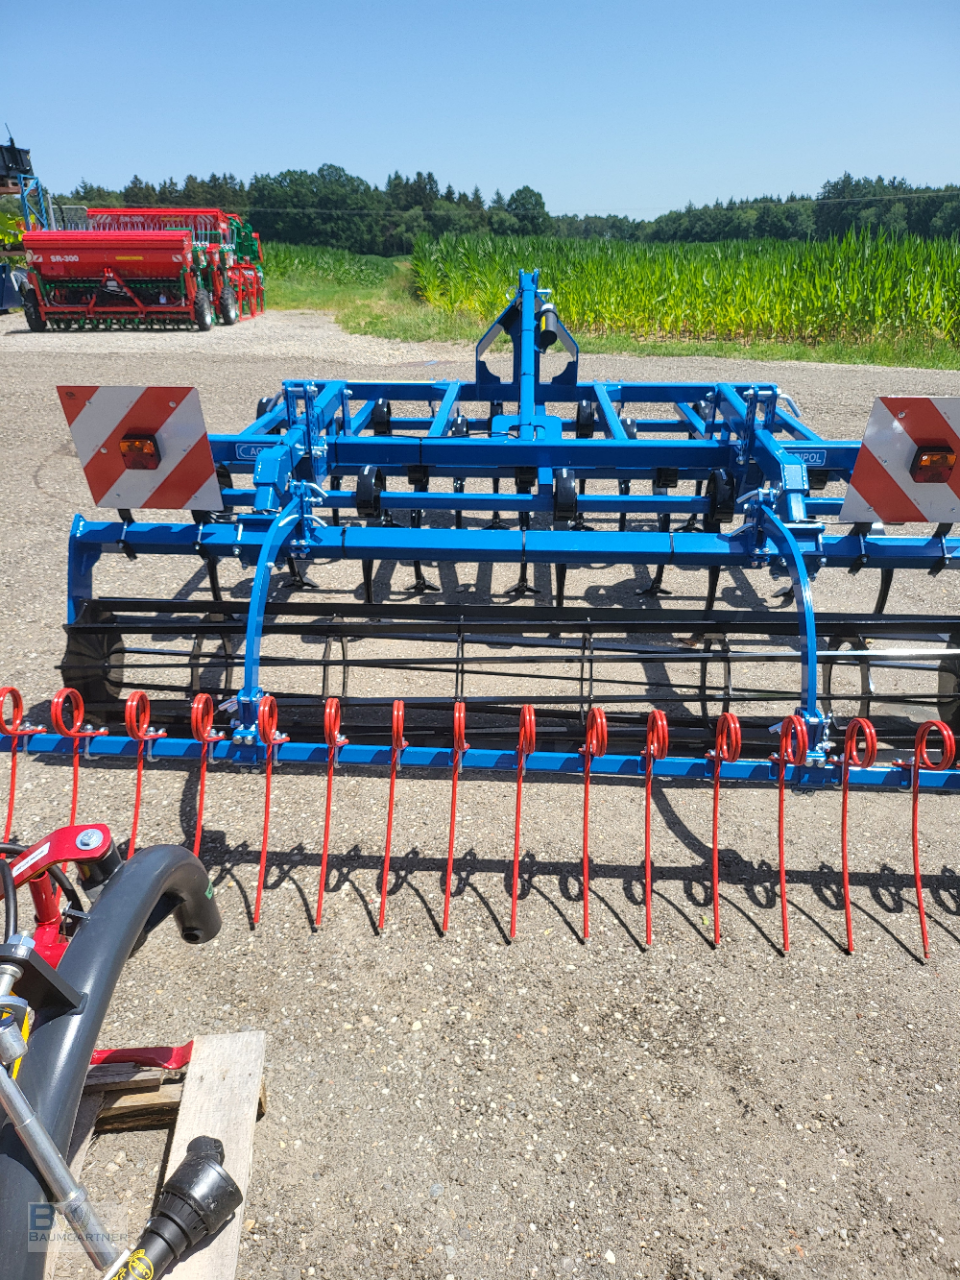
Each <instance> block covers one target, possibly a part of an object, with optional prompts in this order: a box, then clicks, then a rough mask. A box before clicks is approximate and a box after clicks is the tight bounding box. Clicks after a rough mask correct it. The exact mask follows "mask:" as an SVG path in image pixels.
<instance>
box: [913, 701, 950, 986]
mask: <svg viewBox="0 0 960 1280" xmlns="http://www.w3.org/2000/svg"><path fill="white" fill-rule="evenodd" d="M931 733H939V734H940V739H941V742H942V743H943V745H942V747H941V748H940V759H939V760H938V761H937V762H936V763H934V761H932V760H931V759H930V757H929V755H928V754H927V739H928V738H929V737H930V734H931ZM956 753H957V744H956V741H955V739H954V736H953V730H952V729H951V728H950V726H949V725H947V724H944V723H943V721H942V720H926V721H924V723H923V724H922V725H921V726H920V728H919V729H918V730H917V737H916V741H915V743H914V751H913V760H912V762H911V769H912V774H913V815H912V817H913V820H912V823H911V827H912V835H913V879H914V883H915V884H916V887H917V908H918V910H919V912H920V935H921V937H922V939H923V958H924V960H929V958H930V939H929V936H928V934H927V913H926V911H925V910H924V906H923V881H922V879H921V876H920V770H921V769H933V770H934V771H935V772H937V773H939V772H940V771H941V770H942V769H949V768H950V766H951V765H952V764H953V760H954V756H955V755H956Z"/></svg>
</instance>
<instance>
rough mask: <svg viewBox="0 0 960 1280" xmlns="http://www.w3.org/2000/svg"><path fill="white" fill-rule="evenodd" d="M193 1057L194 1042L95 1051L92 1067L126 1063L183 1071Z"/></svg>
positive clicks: (91, 1060) (92, 1057)
mask: <svg viewBox="0 0 960 1280" xmlns="http://www.w3.org/2000/svg"><path fill="white" fill-rule="evenodd" d="M192 1057H193V1041H192V1040H188V1041H187V1043H186V1044H179V1045H168V1044H165V1045H152V1046H150V1047H149V1048H144V1049H95V1050H94V1051H93V1054H92V1055H91V1058H90V1065H91V1067H100V1066H103V1065H104V1063H111V1064H113V1063H116V1062H125V1063H130V1064H131V1065H134V1066H138V1067H159V1068H160V1069H161V1070H164V1071H182V1070H183V1068H184V1067H186V1066H189V1065H190V1059H191V1058H192Z"/></svg>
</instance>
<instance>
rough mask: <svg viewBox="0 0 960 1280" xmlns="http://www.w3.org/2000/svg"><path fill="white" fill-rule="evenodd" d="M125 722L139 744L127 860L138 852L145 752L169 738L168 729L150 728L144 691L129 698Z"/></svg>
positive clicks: (124, 715) (125, 710) (148, 703)
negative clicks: (150, 744)
mask: <svg viewBox="0 0 960 1280" xmlns="http://www.w3.org/2000/svg"><path fill="white" fill-rule="evenodd" d="M123 722H124V724H125V725H126V729H127V736H128V737H130V738H133V740H134V741H135V742H136V744H137V785H136V790H135V792H134V798H133V822H132V823H131V825H130V845H129V847H128V849H127V860H128V861H129V859H130V858H132V857H133V855H134V854H135V853H136V851H137V828H138V827H139V826H140V800H141V798H142V795H143V752H144V748H145V747H146V745H147V743H148V742H149V743H153V742H156V740H157V738H165V737H166V736H167V731H166V729H159V730H154V729H151V728H150V699H149V698H148V697H147V695H146V694H145V693H144V692H143V690H142V689H137V690H136V691H135V692H134V693H131V695H130V697H129V698H127V703H126V706H125V707H124V709H123Z"/></svg>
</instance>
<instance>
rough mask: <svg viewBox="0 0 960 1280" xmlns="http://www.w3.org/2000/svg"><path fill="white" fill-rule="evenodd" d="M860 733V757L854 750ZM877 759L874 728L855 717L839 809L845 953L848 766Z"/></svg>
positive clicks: (846, 747) (847, 742) (850, 941)
mask: <svg viewBox="0 0 960 1280" xmlns="http://www.w3.org/2000/svg"><path fill="white" fill-rule="evenodd" d="M861 734H863V756H862V758H861V756H860V755H859V753H858V751H857V744H858V741H859V739H860V735H861ZM876 758H877V731H876V729H874V727H873V725H872V724H871V723H870V721H869V720H865V719H863V717H862V716H854V718H853V719H852V720H851V721H850V723H849V724H848V725H847V732H846V734H845V735H844V739H843V774H842V779H843V799H842V802H841V809H840V851H841V852H840V857H841V860H842V867H843V910H844V914H845V915H846V918H847V953H848V954H849V955H853V916H852V914H851V910H850V866H849V862H848V858H847V811H848V808H849V799H850V766H851V765H853V766H854V767H855V768H857V769H869V768H870V767H871V766H872V765H873V764H874V762H875V761H876Z"/></svg>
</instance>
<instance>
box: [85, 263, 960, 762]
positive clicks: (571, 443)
mask: <svg viewBox="0 0 960 1280" xmlns="http://www.w3.org/2000/svg"><path fill="white" fill-rule="evenodd" d="M548 298H549V290H542V289H540V288H539V273H538V272H532V273H528V272H521V273H520V278H519V285H518V289H517V293H516V295H515V297H514V298H513V299H512V300H511V302H510V303H509V304H508V306H507V307H506V308H505V310H504V311H503V312H502V313H501V315H500V316H499V317H498V319H497V320H496V321H495V323H494V324H493V325H492V326H491V328H490V329H489V330H488V332H487V334H485V335H484V337H483V338H482V339H481V341H480V342H479V343H478V345H477V357H476V375H475V379H474V381H472V382H458V381H436V382H422V383H413V382H386V383H372V382H345V381H321V380H317V381H311V380H289V381H286V382H284V384H283V388H282V391H281V393H280V394H279V395H278V396H277V397H276V398H275V401H274V403H273V405H272V407H270V408H269V409H268V410H267V412H265V413H264V414H263V416H261V417H260V418H258V419H257V421H256V422H255V423H253V424H251V425H250V426H249V427H247V428H246V429H245V430H243V431H240V432H239V433H237V434H234V435H223V434H218V435H211V437H210V442H211V446H212V450H213V456H214V460H215V462H217V463H218V464H222V466H224V467H226V468H227V469H228V470H229V472H230V474H231V477H233V476H234V475H250V476H251V477H252V487H250V488H237V487H233V486H232V485H231V486H229V487H226V488H225V489H224V491H223V497H224V503H225V506H226V508H227V509H228V511H232V515H228V517H227V521H218V522H214V521H213V520H212V519H209V518H205V517H204V515H203V514H202V513H194V514H195V517H196V521H195V522H192V523H189V524H188V523H184V524H179V525H178V524H169V523H163V524H160V523H152V522H149V521H132V522H126V523H123V522H118V521H88V520H85V519H83V518H81V517H80V516H77V517H76V518H75V520H74V524H73V529H72V531H71V535H70V549H69V568H68V597H69V599H68V613H67V622H68V624H69V623H74V622H76V621H77V620H78V618H79V617H80V616H81V611H82V609H83V607H84V604H85V603H86V602H87V601H90V600H92V599H93V598H94V592H93V568H94V566H95V564H96V562H97V560H98V559H99V557H100V555H102V554H104V553H123V552H126V553H130V552H135V553H136V554H137V555H138V556H144V555H200V556H202V557H204V558H205V559H207V560H209V561H212V562H216V561H217V560H220V559H223V558H226V557H236V558H238V559H239V561H240V563H241V564H243V565H245V566H247V567H255V569H256V573H255V579H254V585H253V597H252V602H251V607H250V610H249V615H248V623H247V634H246V643H245V648H244V685H243V689H242V690H241V692H240V694H239V699H238V701H239V706H238V714H239V719H240V724H241V726H242V728H243V729H244V730H245V731H246V732H247V734H249V733H251V732H253V731H254V728H255V722H256V709H257V705H258V703H259V700H260V698H261V697H262V696H263V694H264V692H266V690H265V689H264V688H263V687H262V685H261V672H260V644H261V639H262V635H263V630H264V613H263V605H264V604H265V602H266V600H267V597H268V592H269V586H270V578H271V574H272V573H273V571H274V569H275V568H276V566H277V563H278V561H281V562H282V561H283V559H285V558H286V557H288V556H292V557H294V558H295V559H296V560H298V561H308V560H312V559H345V560H377V559H390V560H420V561H428V562H429V561H433V562H436V561H465V562H512V563H519V562H521V561H527V562H530V563H534V564H556V565H578V564H579V565H584V564H622V565H639V564H642V565H652V566H658V565H678V566H687V567H698V568H705V567H708V566H721V567H724V568H737V567H739V568H743V569H768V570H769V571H770V572H771V573H772V574H773V575H774V576H780V575H787V576H789V577H790V579H791V581H792V583H793V586H794V598H795V601H796V606H797V612H798V622H799V634H800V643H801V653H802V663H801V669H802V673H803V674H802V681H801V696H800V706H799V707H798V714H801V715H802V716H803V717H804V719H805V721H806V723H807V725H808V732H809V735H810V741H811V748H812V751H813V755H814V758H817V756H818V752H819V753H820V755H822V751H821V749H820V748H821V741H822V739H823V736H824V726H825V717H824V715H823V713H822V712H821V711H820V710H819V708H818V705H817V696H818V668H817V643H816V617H815V614H814V609H813V602H812V597H811V592H810V585H811V583H812V581H813V580H814V578H815V577H816V575H817V573H818V572H819V571H820V569H822V568H838V569H854V570H856V569H859V568H863V567H868V568H883V569H908V568H909V569H926V570H928V571H933V572H939V571H941V570H943V569H947V568H951V567H954V563H955V558H956V554H957V552H958V550H960V538H955V537H950V536H946V533H945V532H944V531H943V530H938V533H937V534H936V535H935V536H933V537H925V536H921V537H904V536H900V535H893V536H887V535H886V534H885V533H881V532H878V531H876V530H875V529H872V528H867V527H864V526H854V527H853V528H852V529H851V530H850V531H849V532H846V533H841V534H835V533H830V534H828V533H827V532H826V527H825V525H824V524H823V522H822V519H821V517H823V516H825V515H829V514H836V513H837V511H838V510H839V503H838V501H837V500H836V499H829V498H817V497H813V496H811V486H810V472H811V471H816V472H818V473H819V475H818V477H817V479H818V481H819V482H822V483H826V482H827V481H829V480H833V481H846V482H849V480H850V477H851V473H852V471H853V467H854V464H855V462H856V458H857V452H858V450H859V447H860V445H859V442H857V441H850V440H840V441H837V440H824V439H821V438H820V437H819V436H817V434H816V433H815V432H814V431H813V430H811V429H810V428H809V427H807V426H806V425H805V424H804V423H803V422H801V421H800V420H799V419H798V418H797V416H796V415H795V414H794V413H792V412H788V411H787V410H786V409H785V408H784V407H783V406H782V405H781V404H780V402H779V393H778V389H777V387H776V386H774V385H773V384H761V385H749V384H741V383H736V384H734V383H716V384H713V383H667V384H662V383H596V382H594V383H580V382H578V380H577V367H578V349H577V345H576V343H575V341H574V340H573V338H572V337H571V335H570V334H569V333H568V332H567V330H566V329H565V328H564V326H563V325H562V324H561V323H560V321H559V320H558V319H557V317H556V312H555V311H553V309H552V306H551V305H550V304H549V301H548ZM501 334H505V335H506V336H507V337H508V338H509V339H510V341H511V342H512V344H513V366H512V372H511V374H510V375H509V377H508V379H507V380H501V379H500V378H498V377H497V376H496V375H495V374H494V373H492V372H491V371H490V369H489V368H488V366H487V364H486V361H485V359H484V357H485V355H486V352H487V350H488V349H489V347H490V345H491V343H492V342H493V340H494V339H495V338H496V337H498V336H499V335H501ZM553 341H557V342H559V344H560V346H561V348H562V349H564V350H565V351H566V352H567V354H568V356H569V359H568V362H567V364H566V366H565V367H564V368H563V369H562V370H561V371H560V372H559V373H558V374H556V376H554V377H553V378H552V379H549V380H543V379H542V377H541V367H540V366H541V355H542V353H543V351H545V350H547V349H548V346H549V345H550V344H551V343H552V342H553ZM393 400H395V401H403V402H407V403H410V402H412V403H413V404H415V405H418V404H422V405H423V406H424V408H425V410H426V412H425V413H424V414H423V415H422V416H414V417H408V418H399V417H394V418H392V420H391V421H389V422H388V423H387V424H386V431H384V424H383V422H382V420H381V421H379V422H378V421H377V420H376V418H375V407H376V405H377V402H378V401H393ZM477 401H479V402H486V403H489V404H490V405H491V411H490V415H489V416H487V417H481V418H465V417H464V415H463V414H461V413H459V412H458V410H459V409H460V406H461V403H463V404H467V405H468V404H470V403H474V402H477ZM664 403H666V404H670V405H673V406H674V407H675V412H676V417H675V418H668V419H664V418H640V419H637V420H631V419H628V418H626V417H625V416H623V411H624V408H625V407H626V406H628V405H634V404H637V405H640V406H644V405H651V404H664ZM514 404H515V405H516V412H515V413H514V412H506V408H507V407H508V406H510V405H514ZM564 405H569V406H574V405H575V406H577V417H576V418H575V419H574V420H568V419H567V418H565V417H561V416H558V415H557V413H555V412H548V409H557V408H562V407H563V406H564ZM494 406H498V409H497V410H496V411H494ZM584 406H586V429H583V423H582V418H583V413H584ZM628 428H629V429H628ZM671 437H674V438H671ZM684 437H685V438H684ZM673 469H675V470H676V473H677V481H678V482H699V485H698V488H703V492H702V493H700V495H699V496H694V495H692V494H681V493H676V494H674V493H669V492H668V493H664V486H665V484H667V485H669V484H670V483H671V480H672V470H673ZM665 472H668V473H670V474H668V475H665V474H664V473H665ZM521 473H522V482H521ZM374 474H376V477H377V480H378V482H379V483H380V484H381V485H382V486H383V489H382V491H380V490H378V502H379V506H380V509H381V510H391V509H392V510H398V509H407V510H412V511H437V510H440V511H444V512H447V513H453V512H470V511H474V512H477V513H481V512H486V511H491V510H498V511H501V512H507V511H515V512H518V513H519V514H520V515H521V517H524V516H526V515H528V514H529V513H532V512H549V511H554V510H556V508H555V502H556V499H557V493H558V488H559V485H560V484H561V482H566V483H567V484H569V479H570V477H571V476H572V477H573V479H574V480H575V481H587V482H589V481H592V480H613V479H616V480H618V481H621V482H624V481H626V482H628V487H629V482H633V481H652V482H654V485H655V487H657V488H658V492H657V493H656V494H654V495H652V496H647V495H645V494H644V495H631V494H629V493H623V492H622V493H621V494H620V495H619V496H616V497H614V496H608V495H598V494H585V495H584V496H583V497H582V498H580V497H578V498H577V499H576V501H577V510H578V511H583V512H593V513H604V512H606V513H609V514H619V513H620V512H647V513H653V514H657V515H660V516H664V515H673V516H677V517H679V518H682V519H687V518H689V517H701V520H702V524H703V529H702V530H695V531H687V530H678V531H669V530H667V531H660V530H658V531H653V530H642V531H626V532H618V531H612V530H611V531H607V530H593V531H585V530H578V529H576V528H569V527H563V526H568V525H569V524H570V521H569V520H568V519H555V521H554V528H553V529H532V528H527V529H524V528H520V529H501V530H481V529H475V528H474V529H468V528H459V529H457V528H430V527H426V528H423V527H401V526H397V525H387V526H384V525H382V524H380V522H379V519H376V520H375V521H374V520H371V522H370V523H368V524H367V525H366V526H359V525H340V524H336V525H335V524H332V523H328V519H329V517H331V516H334V515H335V514H336V513H338V512H339V511H342V510H344V509H345V508H350V507H351V506H355V505H356V503H357V500H358V499H357V493H356V491H355V490H351V489H344V488H341V487H340V486H341V484H342V481H343V480H344V479H346V478H348V477H360V476H362V475H366V476H367V477H368V478H369V477H370V476H371V475H374ZM391 478H403V479H404V480H405V481H406V483H407V484H408V485H409V486H410V487H409V488H408V489H406V490H405V491H403V492H397V491H391V490H390V489H389V481H390V480H391ZM477 478H479V479H485V480H488V481H489V480H494V479H498V480H502V479H507V480H511V479H512V480H514V481H515V482H516V487H517V490H518V492H517V493H516V494H515V495H513V494H506V493H502V494H496V495H495V494H493V493H492V492H488V493H483V494H477V493H471V492H469V491H468V492H461V491H459V490H458V488H457V485H456V483H454V484H453V485H451V484H449V483H448V484H444V485H443V486H442V488H441V489H440V490H437V489H433V490H431V489H430V488H429V485H430V483H431V482H433V481H441V480H446V481H451V480H452V481H454V482H459V484H460V486H461V487H462V486H463V484H464V482H465V481H467V480H470V479H477ZM424 481H426V486H427V487H423V484H424ZM704 482H706V485H705V487H704ZM718 483H720V484H721V485H723V486H726V491H727V493H728V496H729V500H728V503H727V505H726V507H725V508H724V509H723V510H721V509H720V508H719V507H718V504H717V498H716V493H717V487H718ZM334 486H336V487H334ZM711 486H712V487H713V488H712V495H711ZM621 488H622V485H621ZM735 515H736V517H738V518H739V519H740V523H739V524H738V525H736V527H733V528H731V529H730V530H729V531H724V530H722V529H721V523H728V524H729V523H732V522H733V520H734V518H735ZM958 563H960V562H958ZM467 763H468V767H469V762H467ZM445 767H446V766H445ZM600 771H602V770H600ZM731 776H733V775H731ZM936 785H937V786H940V785H941V784H940V783H938V784H936Z"/></svg>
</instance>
